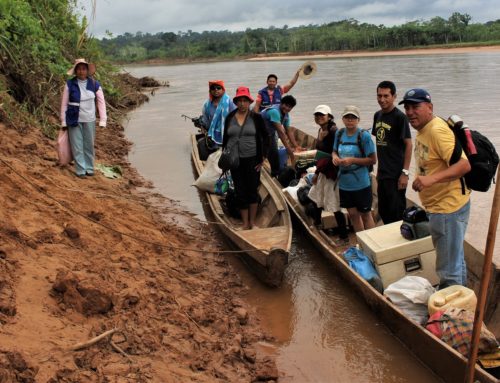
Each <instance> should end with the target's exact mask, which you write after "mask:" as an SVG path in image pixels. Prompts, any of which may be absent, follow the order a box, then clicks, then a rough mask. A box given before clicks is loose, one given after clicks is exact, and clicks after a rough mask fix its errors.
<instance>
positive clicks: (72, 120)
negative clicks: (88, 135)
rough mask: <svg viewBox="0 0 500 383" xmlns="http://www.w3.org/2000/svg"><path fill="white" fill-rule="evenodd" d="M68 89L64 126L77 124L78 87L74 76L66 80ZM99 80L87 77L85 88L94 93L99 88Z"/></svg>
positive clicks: (78, 108)
mask: <svg viewBox="0 0 500 383" xmlns="http://www.w3.org/2000/svg"><path fill="white" fill-rule="evenodd" d="M66 85H67V86H68V90H69V102H68V108H67V109H66V126H77V125H78V115H79V113H80V87H79V86H78V80H77V78H76V77H73V78H72V79H69V80H68V81H67V82H66ZM99 87H100V84H99V81H97V80H94V79H93V78H91V77H88V81H87V90H91V91H92V92H94V94H95V93H96V92H97V91H98V90H99Z"/></svg>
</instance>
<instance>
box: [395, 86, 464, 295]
mask: <svg viewBox="0 0 500 383" xmlns="http://www.w3.org/2000/svg"><path fill="white" fill-rule="evenodd" d="M400 104H404V108H405V112H406V116H407V117H408V120H409V121H410V124H411V126H412V127H413V128H414V129H415V130H416V131H417V135H416V137H415V161H416V164H415V165H416V178H415V180H414V181H413V184H412V187H413V190H415V191H417V192H418V194H419V197H420V200H421V201H422V204H423V205H424V207H425V209H426V210H427V213H428V216H429V231H430V233H431V236H432V242H433V244H434V247H435V248H436V255H437V258H436V272H437V274H438V276H439V278H440V285H439V286H440V288H445V287H448V286H451V285H463V286H465V285H466V284H467V268H466V265H465V259H464V236H465V231H466V230H467V224H468V222H469V212H470V201H469V196H470V191H469V190H465V192H463V191H462V185H461V182H460V178H461V177H462V176H463V175H464V174H466V173H467V172H469V171H470V164H469V160H468V159H467V157H466V156H465V153H463V152H462V156H461V158H460V159H459V160H458V161H457V162H455V163H453V165H450V160H451V157H452V155H453V152H454V149H455V136H454V134H453V132H452V131H451V129H450V128H449V127H448V125H447V123H446V122H445V121H444V120H442V119H441V118H439V117H435V116H434V114H433V105H432V102H431V96H430V94H429V92H427V91H426V90H425V89H421V88H414V89H410V90H408V91H407V92H406V93H405V95H404V98H403V100H402V101H401V102H400Z"/></svg>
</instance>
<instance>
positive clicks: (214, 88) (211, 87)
mask: <svg viewBox="0 0 500 383" xmlns="http://www.w3.org/2000/svg"><path fill="white" fill-rule="evenodd" d="M221 89H222V87H221V86H219V85H210V90H221Z"/></svg>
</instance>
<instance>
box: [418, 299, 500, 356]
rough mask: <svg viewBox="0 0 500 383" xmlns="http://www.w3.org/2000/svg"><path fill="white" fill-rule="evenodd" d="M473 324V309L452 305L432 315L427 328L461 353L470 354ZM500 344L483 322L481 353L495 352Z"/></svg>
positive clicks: (480, 339)
mask: <svg viewBox="0 0 500 383" xmlns="http://www.w3.org/2000/svg"><path fill="white" fill-rule="evenodd" d="M473 326H474V313H473V312H472V311H468V310H464V309H458V308H455V307H450V308H447V309H446V310H440V311H436V312H435V313H434V314H433V315H431V317H430V318H429V320H428V321H427V325H426V328H427V330H429V331H430V332H431V333H433V334H434V335H436V336H437V337H438V338H439V339H441V340H442V341H443V342H445V343H446V344H448V345H449V346H451V347H453V348H454V349H455V350H457V351H458V352H459V353H461V354H462V355H464V356H468V354H469V349H470V342H471V338H472V328H473ZM498 346H499V345H498V342H497V340H496V338H495V335H493V334H492V333H491V332H490V331H489V330H488V329H487V328H486V326H485V325H484V323H483V324H482V325H481V334H480V337H479V348H478V350H479V353H491V352H494V351H495V350H496V349H498Z"/></svg>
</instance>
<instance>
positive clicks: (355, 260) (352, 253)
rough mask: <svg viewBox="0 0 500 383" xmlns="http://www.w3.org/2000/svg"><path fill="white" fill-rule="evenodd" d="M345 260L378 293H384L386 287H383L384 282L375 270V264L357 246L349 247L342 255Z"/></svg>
mask: <svg viewBox="0 0 500 383" xmlns="http://www.w3.org/2000/svg"><path fill="white" fill-rule="evenodd" d="M342 256H343V257H344V259H345V260H346V261H347V263H348V264H349V267H351V268H352V269H353V270H354V271H356V273H358V274H359V275H361V276H362V277H363V279H365V280H366V281H367V282H368V283H369V284H370V285H372V286H373V287H374V288H375V289H376V290H377V291H379V292H380V293H382V292H383V291H384V287H383V285H382V280H381V279H380V276H379V275H378V273H377V270H375V267H374V266H373V263H372V261H371V259H370V258H368V256H367V255H366V254H365V253H363V252H362V251H361V250H360V249H358V248H357V247H355V246H352V247H349V248H348V249H347V250H346V251H344V253H343V254H342Z"/></svg>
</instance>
